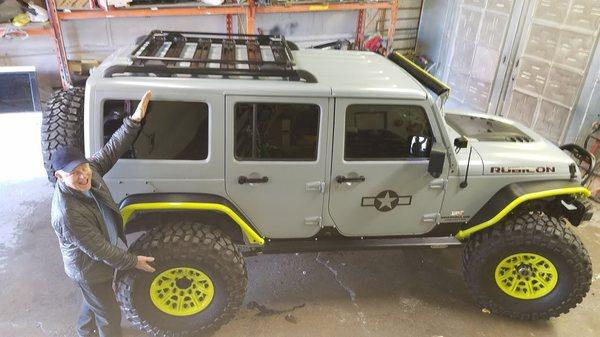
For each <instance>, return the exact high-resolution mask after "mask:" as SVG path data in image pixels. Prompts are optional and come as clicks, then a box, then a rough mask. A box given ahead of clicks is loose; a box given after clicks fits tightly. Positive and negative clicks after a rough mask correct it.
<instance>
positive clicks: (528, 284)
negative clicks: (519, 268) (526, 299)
mask: <svg viewBox="0 0 600 337" xmlns="http://www.w3.org/2000/svg"><path fill="white" fill-rule="evenodd" d="M525 284H526V285H527V293H528V295H529V296H533V293H534V292H533V286H532V285H531V280H529V281H525Z"/></svg>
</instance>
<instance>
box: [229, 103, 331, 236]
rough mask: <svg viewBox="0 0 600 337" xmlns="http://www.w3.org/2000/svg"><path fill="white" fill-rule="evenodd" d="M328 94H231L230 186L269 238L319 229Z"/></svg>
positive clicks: (238, 202) (231, 193) (236, 199)
mask: <svg viewBox="0 0 600 337" xmlns="http://www.w3.org/2000/svg"><path fill="white" fill-rule="evenodd" d="M327 110H328V99H327V98H316V97H306V98H290V97H280V98H274V97H258V96H227V97H226V156H227V159H226V170H225V171H226V182H225V184H226V189H227V193H228V195H229V196H230V198H231V200H232V201H233V202H234V203H235V204H236V205H237V206H238V207H239V208H240V209H241V210H242V211H243V212H244V213H245V215H246V216H247V217H248V218H249V219H250V220H251V221H252V222H253V224H254V225H255V226H256V227H258V229H259V230H260V232H261V234H262V235H264V236H266V237H269V238H301V237H310V236H312V235H314V234H316V233H317V231H318V230H319V228H320V223H321V219H322V216H323V214H322V212H323V200H324V199H323V195H324V194H323V193H324V184H325V182H324V179H325V171H326V165H325V159H326V158H325V150H326V149H325V144H326V140H325V138H326V134H327V132H326V129H327V126H326V123H327V112H328V111H327Z"/></svg>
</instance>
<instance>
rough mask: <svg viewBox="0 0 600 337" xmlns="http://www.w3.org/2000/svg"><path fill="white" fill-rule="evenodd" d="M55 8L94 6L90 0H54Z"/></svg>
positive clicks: (88, 7) (85, 7) (86, 7)
mask: <svg viewBox="0 0 600 337" xmlns="http://www.w3.org/2000/svg"><path fill="white" fill-rule="evenodd" d="M56 8H57V9H90V8H94V5H93V3H92V1H91V0H56Z"/></svg>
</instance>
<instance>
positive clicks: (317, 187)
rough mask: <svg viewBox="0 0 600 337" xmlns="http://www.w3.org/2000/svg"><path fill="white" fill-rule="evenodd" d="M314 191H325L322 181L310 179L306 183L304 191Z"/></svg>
mask: <svg viewBox="0 0 600 337" xmlns="http://www.w3.org/2000/svg"><path fill="white" fill-rule="evenodd" d="M311 191H316V192H319V193H321V194H323V193H325V182H324V181H311V182H308V183H306V192H311Z"/></svg>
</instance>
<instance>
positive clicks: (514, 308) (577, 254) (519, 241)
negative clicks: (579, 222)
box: [463, 211, 592, 320]
mask: <svg viewBox="0 0 600 337" xmlns="http://www.w3.org/2000/svg"><path fill="white" fill-rule="evenodd" d="M517 253H534V254H538V255H541V256H543V257H545V258H547V259H548V260H549V261H550V262H552V264H554V266H555V267H556V270H557V272H558V282H557V284H556V286H555V287H554V288H553V290H552V291H551V292H549V293H548V294H546V295H544V296H542V297H539V298H536V299H518V298H516V297H512V296H510V295H508V294H506V293H505V292H503V291H502V290H501V289H500V287H499V286H498V284H497V283H496V280H495V274H494V273H495V268H496V266H497V265H498V263H500V262H501V261H502V260H503V259H505V258H506V257H508V256H511V255H512V254H517ZM463 273H464V276H465V280H466V283H467V286H468V288H469V291H470V293H471V295H472V296H473V297H474V299H475V301H476V302H477V304H478V305H479V306H480V307H481V308H485V309H488V310H489V311H490V312H491V313H492V314H500V315H504V316H508V317H511V318H515V319H521V320H538V319H549V318H551V317H557V316H559V315H561V314H564V313H567V312H568V311H569V310H570V309H571V308H574V307H575V306H576V305H577V304H579V303H581V301H582V300H583V298H584V297H585V295H586V294H587V292H588V291H589V289H590V284H591V280H592V264H591V261H590V257H589V255H588V252H587V250H586V249H585V247H584V246H583V244H582V242H581V240H579V238H578V237H577V236H576V235H575V233H574V232H573V231H572V230H571V229H570V228H569V227H567V225H566V224H564V223H562V222H561V221H560V220H559V219H557V218H554V217H551V216H548V215H546V214H544V213H542V212H539V211H530V212H520V213H515V214H512V215H509V216H508V217H507V219H506V220H504V221H503V223H501V224H497V225H495V226H493V227H492V228H490V229H487V230H484V231H482V232H480V233H476V234H474V235H473V236H472V237H471V238H470V239H469V242H468V243H467V245H466V247H465V251H464V256H463Z"/></svg>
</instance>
